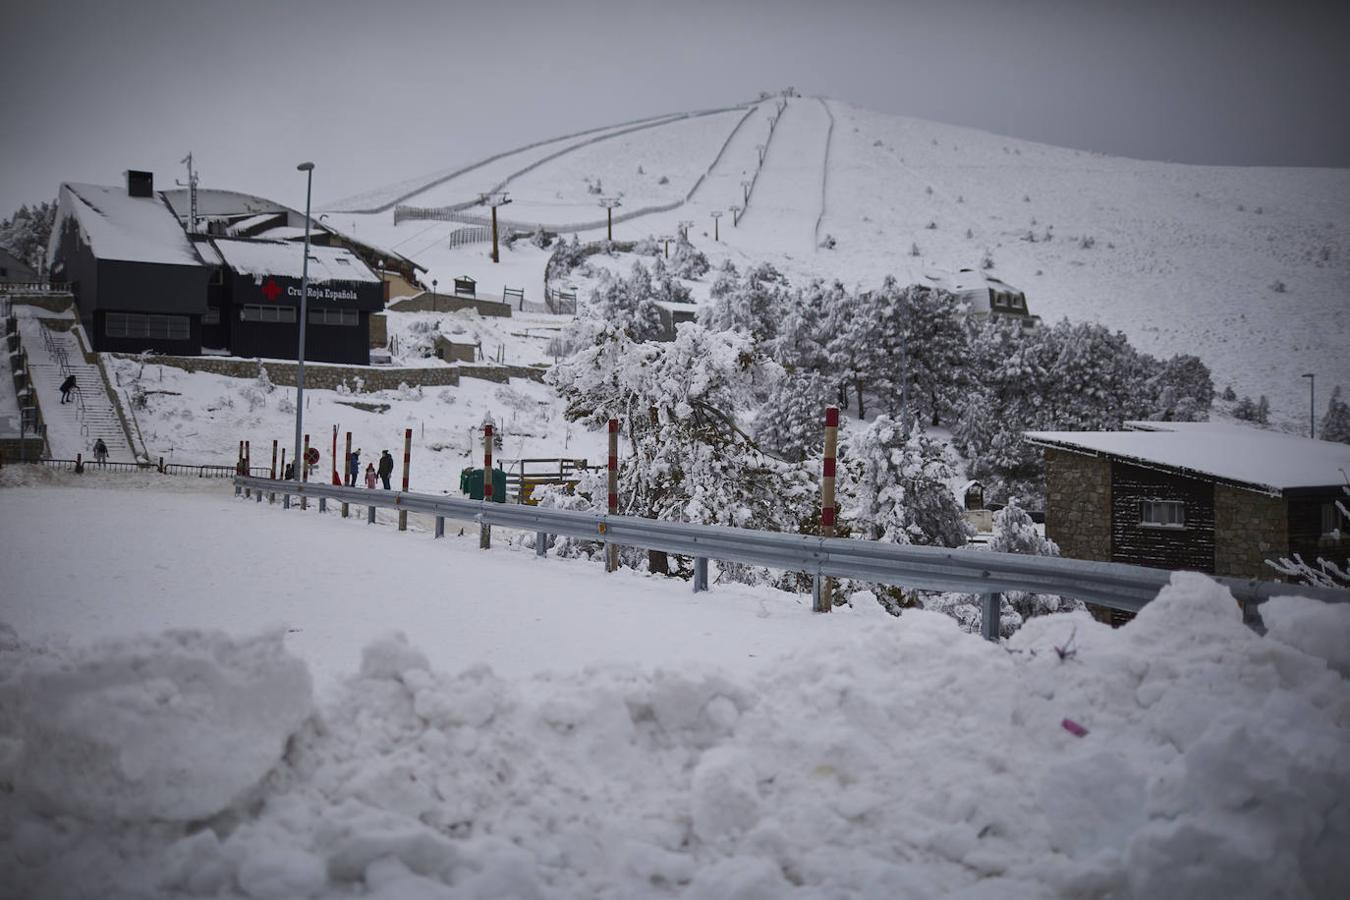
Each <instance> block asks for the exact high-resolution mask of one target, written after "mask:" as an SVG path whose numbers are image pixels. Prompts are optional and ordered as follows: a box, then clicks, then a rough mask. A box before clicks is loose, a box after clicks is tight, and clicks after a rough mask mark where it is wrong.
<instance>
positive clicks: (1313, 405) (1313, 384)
mask: <svg viewBox="0 0 1350 900" xmlns="http://www.w3.org/2000/svg"><path fill="white" fill-rule="evenodd" d="M1303 377H1304V378H1306V379H1308V437H1310V438H1316V437H1317V390H1316V389H1317V376H1316V375H1314V374H1313V373H1312V372H1304V373H1303Z"/></svg>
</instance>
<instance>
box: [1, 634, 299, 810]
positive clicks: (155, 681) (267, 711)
mask: <svg viewBox="0 0 1350 900" xmlns="http://www.w3.org/2000/svg"><path fill="white" fill-rule="evenodd" d="M283 638H284V634H283V633H281V632H275V633H271V634H266V635H263V636H260V637H257V638H254V639H252V640H245V641H232V640H231V639H229V638H228V637H226V636H225V635H223V634H221V633H219V632H200V631H170V632H166V633H164V634H162V635H159V636H157V637H153V638H142V639H137V640H128V641H106V642H102V643H98V644H95V645H93V646H91V647H89V648H88V649H85V650H81V651H76V652H73V653H71V654H69V655H68V656H66V655H37V656H34V657H33V658H31V659H30V660H28V661H27V662H26V663H25V664H22V665H19V666H17V667H16V671H13V672H10V673H8V675H9V677H7V678H6V680H5V682H4V685H3V689H4V694H5V700H4V708H6V709H7V710H10V711H12V713H13V715H12V723H13V725H12V727H13V731H12V735H11V736H12V738H13V739H14V740H15V741H17V745H18V752H17V754H16V755H15V757H14V759H13V760H12V765H11V767H10V770H9V776H8V777H9V778H10V779H11V780H12V782H13V784H14V787H15V788H16V789H17V791H18V792H19V793H20V794H21V795H24V796H25V797H29V798H31V800H32V802H33V804H34V806H35V807H37V808H40V809H42V810H44V811H46V812H49V813H53V814H66V815H73V816H79V817H81V818H85V819H93V820H144V819H161V820H171V821H181V822H186V821H191V820H194V819H200V818H205V817H207V816H211V815H214V814H216V813H218V812H220V811H221V810H223V809H225V808H227V807H229V806H230V805H232V804H234V803H236V802H238V801H239V800H240V798H241V797H243V796H244V795H245V794H247V793H248V792H249V791H251V790H252V789H253V788H254V787H256V785H257V784H258V782H260V781H261V780H262V779H263V777H264V776H265V775H266V774H267V773H268V771H270V770H271V769H272V768H273V767H274V766H275V765H276V764H277V762H278V761H279V760H280V759H281V754H282V752H283V750H284V749H285V744H286V740H287V738H288V737H289V736H290V734H291V733H292V732H293V731H294V730H295V729H296V728H297V727H299V725H300V723H301V722H302V721H304V719H305V718H306V717H307V716H308V715H309V714H310V712H311V709H312V705H313V704H312V699H311V685H310V676H309V672H308V670H307V669H306V668H305V665H304V663H302V662H301V661H299V660H298V659H295V658H294V657H292V656H289V655H288V654H287V653H286V652H285V650H284V648H283V646H282V640H283ZM16 649H17V648H16Z"/></svg>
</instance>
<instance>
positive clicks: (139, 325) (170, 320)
mask: <svg viewBox="0 0 1350 900" xmlns="http://www.w3.org/2000/svg"><path fill="white" fill-rule="evenodd" d="M103 333H104V335H106V336H107V337H110V338H145V339H148V340H157V341H186V340H187V339H188V338H189V337H191V333H192V329H191V323H189V322H188V317H187V316H160V315H147V314H144V313H121V312H110V313H106V314H105V315H104V317H103Z"/></svg>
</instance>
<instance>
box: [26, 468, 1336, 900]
mask: <svg viewBox="0 0 1350 900" xmlns="http://www.w3.org/2000/svg"><path fill="white" fill-rule="evenodd" d="M154 478H155V476H139V480H136V479H135V478H134V477H133V480H131V481H128V480H125V479H117V478H113V477H112V476H110V475H101V474H100V473H98V472H96V471H91V472H90V473H88V474H86V475H85V476H83V477H82V478H77V477H75V476H73V475H62V474H55V473H52V472H50V470H43V469H32V468H29V467H9V468H7V469H5V470H3V471H0V492H2V493H3V494H4V496H3V498H0V501H2V502H3V504H4V508H5V510H6V515H5V517H3V518H0V570H3V571H5V572H7V573H18V576H19V577H18V578H17V579H11V582H10V586H11V588H12V590H9V591H6V592H5V594H4V596H3V598H2V599H0V871H3V872H4V873H5V877H4V878H2V879H0V897H4V898H9V897H15V898H17V897H38V896H41V897H51V898H64V897H85V896H94V895H97V896H100V897H110V898H121V897H137V898H145V897H195V896H209V897H250V898H267V897H277V898H280V897H286V898H291V897H347V896H371V897H384V898H390V900H393V898H409V897H425V898H451V897H455V898H489V897H493V898H497V897H521V898H543V897H578V898H580V897H614V898H618V897H690V898H722V897H733V896H734V897H802V898H808V897H811V898H815V897H839V896H848V897H866V898H873V897H875V898H893V897H919V898H928V897H940V896H942V897H945V896H952V897H966V898H972V900H973V898H988V897H1024V898H1052V897H1084V896H1094V897H1095V896H1112V897H1122V898H1155V897H1163V896H1185V897H1196V898H1210V897H1213V898H1218V897H1224V898H1232V897H1271V896H1284V897H1291V898H1315V897H1336V896H1345V893H1346V891H1347V889H1350V865H1348V864H1347V860H1346V856H1345V853H1344V852H1343V848H1344V846H1345V844H1346V842H1347V841H1350V818H1347V811H1346V808H1345V805H1344V803H1343V802H1341V801H1342V798H1344V797H1345V796H1347V794H1350V763H1347V757H1346V755H1345V753H1344V748H1345V745H1346V739H1347V738H1346V733H1345V732H1346V723H1345V720H1344V719H1345V716H1344V710H1345V709H1346V708H1347V704H1348V703H1350V682H1347V681H1346V675H1347V674H1350V659H1348V658H1347V657H1346V652H1345V649H1346V646H1347V645H1348V644H1347V642H1348V641H1350V615H1347V614H1350V608H1347V607H1344V606H1340V607H1335V606H1326V605H1322V604H1317V603H1314V602H1312V601H1301V600H1298V599H1281V600H1275V601H1272V602H1271V603H1270V604H1268V605H1267V607H1266V613H1265V615H1266V621H1267V624H1268V625H1269V626H1270V633H1269V635H1267V636H1265V637H1262V636H1258V635H1257V634H1255V633H1254V632H1252V631H1251V630H1249V629H1248V628H1246V627H1245V626H1243V625H1242V624H1241V622H1240V614H1239V611H1238V608H1237V605H1236V604H1235V603H1234V602H1233V600H1232V597H1231V596H1230V595H1228V594H1227V593H1226V592H1225V591H1223V590H1222V589H1219V588H1217V587H1216V586H1215V585H1213V583H1212V582H1209V581H1208V580H1207V579H1205V578H1204V577H1203V576H1199V575H1179V576H1177V578H1176V579H1175V580H1174V582H1173V584H1172V586H1171V587H1169V588H1168V589H1166V590H1165V591H1164V592H1163V594H1162V595H1161V596H1160V597H1159V598H1158V600H1157V601H1155V602H1154V603H1152V604H1150V605H1149V606H1148V607H1147V608H1146V609H1145V610H1144V611H1143V613H1142V614H1141V615H1140V616H1139V617H1138V619H1137V620H1135V621H1134V622H1132V623H1131V624H1129V625H1127V626H1126V627H1124V628H1122V629H1119V630H1113V629H1111V628H1108V627H1106V626H1104V625H1101V624H1100V623H1097V622H1095V621H1093V620H1092V619H1090V618H1089V617H1088V616H1086V615H1085V614H1082V613H1069V614H1063V615H1054V616H1045V617H1041V618H1038V619H1035V620H1033V621H1032V622H1030V623H1029V624H1028V625H1027V626H1026V627H1024V628H1023V629H1022V630H1021V631H1020V632H1019V633H1018V634H1017V635H1016V636H1015V637H1014V638H1012V639H1011V640H1010V641H1009V642H1008V643H1007V644H1006V645H1003V646H999V645H994V644H990V643H988V642H985V641H983V640H981V639H979V638H978V637H975V636H972V635H967V634H963V633H961V632H960V631H959V630H958V629H957V627H956V625H955V623H954V622H953V621H952V620H950V619H948V618H947V617H945V616H942V615H939V614H933V613H926V612H923V611H920V610H912V611H908V612H906V613H905V614H904V615H903V616H901V617H900V618H898V619H897V618H893V617H891V616H888V615H886V614H885V613H884V612H882V611H881V610H880V608H879V607H878V606H877V605H876V604H875V603H873V602H870V601H868V602H865V603H860V604H858V605H857V606H856V608H852V609H850V608H841V609H839V610H838V611H837V612H836V613H834V614H833V615H831V616H827V617H822V616H815V615H812V614H811V613H810V612H809V611H808V608H807V605H806V604H804V603H802V602H801V598H799V597H797V596H795V595H787V594H781V593H778V592H775V591H772V590H769V589H767V588H762V587H761V588H747V587H745V586H740V585H736V586H716V587H715V588H714V590H713V591H712V592H711V593H707V594H700V595H695V594H691V593H690V592H689V591H688V585H687V584H686V583H683V582H679V581H672V580H668V579H660V578H650V577H647V576H643V575H639V574H636V573H631V572H621V573H618V574H615V575H611V576H604V575H602V574H601V573H600V571H599V567H598V565H597V564H595V563H590V562H581V561H576V560H558V559H544V560H538V559H535V558H533V556H532V554H530V553H529V551H526V550H523V549H520V548H513V547H511V546H509V545H507V544H506V543H505V542H503V543H499V544H494V549H493V550H492V551H490V552H486V553H485V552H482V551H480V550H478V549H477V539H476V536H475V535H473V534H470V535H468V536H466V537H463V538H459V537H456V536H455V534H454V532H451V534H450V536H448V537H447V538H446V539H445V540H444V541H433V540H432V539H431V538H430V536H429V535H428V534H427V533H426V532H420V533H419V532H413V533H410V534H400V533H398V532H397V531H396V530H394V529H393V528H391V527H386V526H375V527H371V526H367V525H365V524H364V523H363V522H361V521H360V520H358V519H350V520H343V519H341V518H339V517H338V516H336V515H334V514H329V515H327V516H320V515H319V514H318V513H317V512H315V511H312V510H311V511H310V512H308V513H305V512H301V511H300V510H299V509H298V508H296V509H292V510H290V511H283V510H282V509H281V508H280V507H279V506H275V507H274V506H268V505H266V504H263V505H261V506H259V505H257V504H254V503H252V502H250V501H245V500H235V499H233V497H232V496H231V492H230V488H229V486H228V484H225V483H220V482H216V483H214V484H207V483H204V482H200V481H196V480H191V479H182V480H173V481H172V484H173V485H174V486H175V488H176V489H174V490H166V489H165V486H164V483H163V480H162V479H161V480H160V481H158V482H156V481H154ZM39 482H40V483H41V485H40V486H39ZM131 510H136V511H137V515H136V519H135V527H134V528H129V527H125V523H126V521H127V517H128V514H129V512H130V511H131ZM72 523H78V524H72ZM169 546H172V547H173V548H174V550H175V554H176V556H175V557H174V558H176V559H179V560H194V561H195V562H193V563H192V565H190V566H189V565H181V564H179V565H175V564H172V563H171V561H170V557H168V556H159V555H154V554H153V553H151V554H150V555H147V548H157V547H169ZM297 561H298V562H299V565H298V566H297ZM282 573H286V574H284V575H283V574H282ZM165 627H173V628H176V629H178V630H175V631H170V632H165V633H160V629H161V628H165ZM395 629H399V630H402V631H405V632H406V633H407V634H408V637H407V638H404V637H402V636H391V635H390V634H389V632H391V631H392V630H395ZM144 632H149V633H144ZM1056 648H1060V649H1061V650H1062V651H1063V653H1058V652H1056ZM1080 732H1081V734H1080Z"/></svg>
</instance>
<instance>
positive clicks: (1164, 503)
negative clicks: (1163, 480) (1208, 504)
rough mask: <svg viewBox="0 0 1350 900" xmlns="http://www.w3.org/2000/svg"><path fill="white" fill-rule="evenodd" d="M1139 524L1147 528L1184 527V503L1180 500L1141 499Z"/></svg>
mask: <svg viewBox="0 0 1350 900" xmlns="http://www.w3.org/2000/svg"><path fill="white" fill-rule="evenodd" d="M1139 524H1140V525H1143V526H1145V527H1148V528H1185V527H1186V504H1185V503H1184V502H1182V501H1181V500H1141V501H1139Z"/></svg>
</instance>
